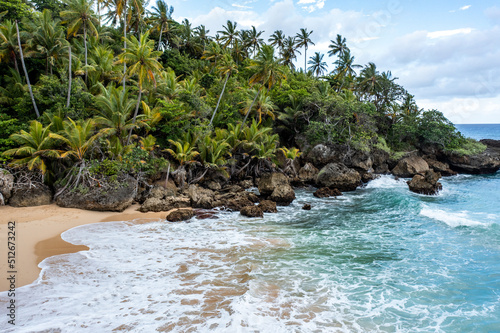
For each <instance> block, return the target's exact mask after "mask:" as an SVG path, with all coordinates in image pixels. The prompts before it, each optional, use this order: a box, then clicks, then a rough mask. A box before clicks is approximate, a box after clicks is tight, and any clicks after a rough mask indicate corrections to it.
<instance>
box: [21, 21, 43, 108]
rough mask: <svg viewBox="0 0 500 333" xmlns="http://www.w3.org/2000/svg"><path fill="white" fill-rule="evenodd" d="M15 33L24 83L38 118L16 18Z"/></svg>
mask: <svg viewBox="0 0 500 333" xmlns="http://www.w3.org/2000/svg"><path fill="white" fill-rule="evenodd" d="M16 33H17V45H18V47H19V55H20V56H21V64H22V65H23V71H24V76H26V83H27V84H28V90H29V92H30V97H31V102H32V103H33V108H34V109H35V113H36V117H37V118H40V112H38V107H37V106H36V101H35V97H34V96H33V90H32V89H31V83H30V78H29V76H28V71H27V70H26V65H25V64H24V55H23V46H22V45H21V35H20V34H19V22H18V20H16Z"/></svg>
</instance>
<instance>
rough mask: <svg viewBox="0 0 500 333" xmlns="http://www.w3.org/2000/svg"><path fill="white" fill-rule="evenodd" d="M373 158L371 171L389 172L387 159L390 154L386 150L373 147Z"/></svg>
mask: <svg viewBox="0 0 500 333" xmlns="http://www.w3.org/2000/svg"><path fill="white" fill-rule="evenodd" d="M372 158H373V171H374V172H375V173H378V174H387V173H389V172H390V168H389V162H388V161H389V159H390V155H389V153H388V152H386V151H384V150H382V149H378V148H374V149H373V151H372Z"/></svg>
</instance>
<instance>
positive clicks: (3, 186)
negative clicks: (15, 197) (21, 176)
mask: <svg viewBox="0 0 500 333" xmlns="http://www.w3.org/2000/svg"><path fill="white" fill-rule="evenodd" d="M13 188H14V176H13V175H12V174H11V173H10V172H9V171H7V170H5V169H2V168H0V206H3V205H5V204H7V202H8V201H9V199H10V197H11V195H12V189H13Z"/></svg>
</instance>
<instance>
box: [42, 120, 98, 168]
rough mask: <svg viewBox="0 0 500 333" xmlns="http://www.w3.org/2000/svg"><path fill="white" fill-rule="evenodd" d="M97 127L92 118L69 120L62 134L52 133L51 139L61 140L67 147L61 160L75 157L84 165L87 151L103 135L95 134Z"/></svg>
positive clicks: (66, 121)
mask: <svg viewBox="0 0 500 333" xmlns="http://www.w3.org/2000/svg"><path fill="white" fill-rule="evenodd" d="M95 125H96V124H95V121H94V120H93V119H91V118H89V119H87V120H79V121H77V122H76V121H74V120H72V119H71V118H68V120H65V121H64V124H63V127H64V129H63V131H62V134H58V133H50V134H49V137H51V138H53V139H56V140H60V141H62V142H63V143H64V144H65V145H66V147H65V148H64V152H63V153H61V155H60V157H61V158H71V157H74V158H76V160H77V161H78V163H82V162H83V161H84V158H85V154H86V153H87V151H88V150H89V149H90V148H91V147H92V144H93V143H94V141H95V140H97V138H99V136H100V135H101V133H97V134H94V128H95Z"/></svg>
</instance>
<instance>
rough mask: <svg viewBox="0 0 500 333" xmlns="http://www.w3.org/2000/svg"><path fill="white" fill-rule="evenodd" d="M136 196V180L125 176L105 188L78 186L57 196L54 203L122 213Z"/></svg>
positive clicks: (68, 206)
mask: <svg viewBox="0 0 500 333" xmlns="http://www.w3.org/2000/svg"><path fill="white" fill-rule="evenodd" d="M136 195H137V183H136V180H135V179H134V178H132V177H130V176H126V177H124V178H122V179H121V180H119V181H117V183H116V184H107V185H106V186H105V187H87V186H84V185H80V186H78V187H77V188H75V189H73V190H68V191H66V192H65V193H63V194H61V195H59V196H58V197H57V198H56V203H57V204H58V205H59V206H61V207H67V208H79V209H86V210H96V211H112V212H123V211H124V210H125V209H126V208H128V207H129V206H130V205H132V202H133V201H134V198H135V197H136Z"/></svg>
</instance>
